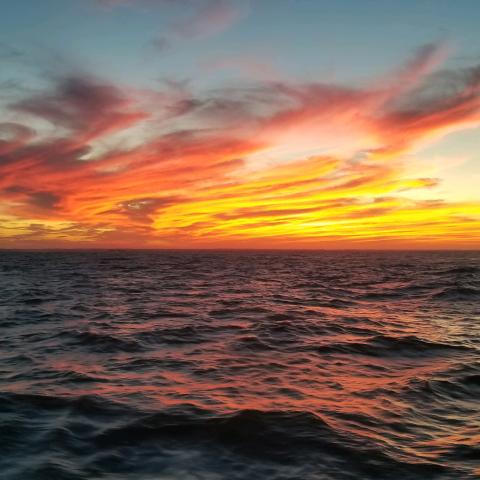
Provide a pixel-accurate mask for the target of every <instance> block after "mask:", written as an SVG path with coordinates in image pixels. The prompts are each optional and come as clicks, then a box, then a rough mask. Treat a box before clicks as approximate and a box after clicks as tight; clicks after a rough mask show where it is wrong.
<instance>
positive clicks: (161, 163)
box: [0, 2, 480, 246]
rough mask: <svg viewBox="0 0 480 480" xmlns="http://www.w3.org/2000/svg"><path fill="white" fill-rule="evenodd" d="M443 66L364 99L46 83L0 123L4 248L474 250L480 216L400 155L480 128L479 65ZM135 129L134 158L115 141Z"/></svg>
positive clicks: (398, 76)
mask: <svg viewBox="0 0 480 480" xmlns="http://www.w3.org/2000/svg"><path fill="white" fill-rule="evenodd" d="M214 3H216V2H213V3H212V4H211V5H213V4H214ZM207 10H208V9H207ZM226 17H227V18H228V15H226ZM222 18H223V17H222ZM217 20H218V19H217ZM200 23H201V22H200ZM220 23H221V22H220ZM207 24H208V22H207ZM445 55H446V49H445V46H444V45H442V44H440V45H429V46H427V47H424V48H422V49H420V50H419V51H418V52H417V53H416V54H415V55H414V56H413V57H412V59H411V60H410V61H408V62H407V64H406V65H404V66H400V67H399V68H398V69H397V70H396V72H395V73H394V74H392V75H390V76H389V77H387V78H385V77H384V78H382V79H381V80H375V81H372V82H371V84H370V86H367V87H362V88H360V87H358V86H352V87H346V86H340V85H336V84H332V83H321V82H311V83H296V84H294V83H291V82H273V83H272V82H258V83H257V84H255V85H252V84H251V83H250V84H249V85H248V86H243V87H241V86H237V87H229V88H225V89H223V90H216V91H214V92H207V93H206V94H205V95H201V96H198V95H195V94H194V93H193V92H191V91H190V90H189V87H188V83H187V82H185V83H181V84H179V83H174V82H170V83H169V82H166V83H165V84H164V86H163V87H162V89H161V90H160V91H153V90H142V91H139V90H138V89H133V88H129V87H126V86H121V85H117V84H114V83H112V82H107V81H102V80H99V79H96V78H94V77H91V76H89V75H78V74H77V75H70V76H58V77H55V78H53V79H50V82H51V86H50V88H49V89H48V90H46V91H41V92H36V93H34V94H29V95H26V96H24V98H22V99H20V100H18V101H15V102H12V103H11V104H10V106H9V108H10V111H11V112H14V113H15V115H16V116H17V119H16V121H15V122H5V123H2V124H0V198H1V200H2V202H1V206H0V217H1V218H2V219H3V225H2V228H0V242H2V243H5V244H7V243H8V242H9V241H11V239H15V242H17V243H18V245H22V242H23V244H25V245H31V243H32V242H34V241H37V240H38V241H45V242H47V241H48V242H49V243H48V244H53V243H55V242H57V243H58V242H60V243H62V244H64V243H66V242H72V243H73V244H79V243H82V242H87V243H88V244H93V245H106V246H112V245H126V244H128V243H129V242H131V245H137V246H138V245H139V243H141V244H142V245H170V246H179V245H180V246H221V245H223V246H248V245H249V246H262V245H263V246H265V245H266V244H268V242H274V244H275V245H279V246H290V245H303V246H310V245H319V242H320V243H321V244H325V245H328V244H329V242H335V241H339V242H346V243H345V244H348V245H357V244H359V243H362V242H363V243H365V242H366V243H369V242H375V241H377V242H379V241H381V242H382V244H385V242H387V241H389V242H390V244H397V243H398V244H402V242H403V244H404V243H405V242H407V243H408V242H410V243H412V242H414V243H415V242H416V243H418V242H427V241H430V243H432V242H433V244H438V243H441V242H447V243H448V242H450V243H451V244H455V245H467V246H468V245H471V244H472V243H474V242H478V240H479V239H480V229H479V228H478V225H479V223H478V222H477V221H478V220H479V215H480V204H479V203H475V202H463V203H454V202H449V201H447V200H444V199H442V198H439V197H438V195H439V193H438V192H437V190H438V189H437V185H438V184H439V183H440V184H441V180H439V179H437V178H431V177H426V176H425V175H423V174H420V173H419V172H418V170H417V168H416V164H415V159H414V158H410V157H408V155H411V154H412V152H414V151H415V148H417V147H418V145H419V144H422V143H424V142H427V141H432V140H433V139H435V138H438V137H439V136H442V135H444V134H445V133H448V132H450V131H452V130H454V129H460V128H466V127H470V126H472V125H478V124H479V123H480V68H479V67H478V66H473V67H468V68H462V69H457V70H455V71H446V70H441V69H440V68H441V61H442V58H443V57H444V56H445ZM31 119H41V120H42V121H43V122H48V123H49V124H51V125H52V126H53V127H55V128H54V129H53V130H52V132H53V133H51V132H50V133H49V134H43V133H40V132H36V131H35V128H34V127H33V126H32V123H31ZM160 120H161V121H160ZM139 127H142V128H143V131H144V133H143V136H141V137H139V138H137V139H136V141H134V142H131V145H135V146H130V147H128V148H126V147H121V146H119V145H118V144H115V142H112V138H114V137H115V136H116V135H119V134H121V135H123V136H126V137H129V136H132V137H135V136H138V135H139V130H138V128H139ZM145 132H146V133H145ZM100 144H101V145H102V146H103V148H102V149H100V150H98V146H99V145H100ZM99 151H100V152H101V153H95V152H99ZM407 154H408V155H407ZM415 191H424V192H432V193H431V198H430V201H419V200H417V199H416V197H415V195H413V196H412V192H415ZM476 222H477V223H476ZM39 225H41V226H42V227H39ZM2 238H3V240H2ZM55 239H56V240H55ZM52 242H53V243H52ZM322 242H323V243H322ZM349 242H350V243H349ZM395 242H397V243H395Z"/></svg>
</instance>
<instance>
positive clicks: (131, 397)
mask: <svg viewBox="0 0 480 480" xmlns="http://www.w3.org/2000/svg"><path fill="white" fill-rule="evenodd" d="M0 328H1V334H2V336H1V343H0V445H1V450H0V477H1V478H2V479H5V480H14V479H15V480H17V479H18V480H30V479H32V480H36V479H45V480H47V479H48V480H51V479H54V480H57V479H60V480H62V479H68V480H76V479H107V480H126V479H129V480H130V479H131V480H133V479H135V480H147V479H148V480H154V479H155V480H167V479H168V480H193V479H195V480H200V479H202V480H203V479H205V480H207V479H208V480H220V479H221V480H223V479H225V480H227V479H228V480H240V479H241V480H243V479H245V480H246V479H249V480H263V479H265V480H267V479H268V480H293V479H299V480H314V479H315V480H337V479H338V480H343V479H350V480H358V479H366V480H368V479H372V480H373V479H375V480H388V479H401V480H408V479H415V480H416V479H418V480H425V479H456V480H458V479H475V478H480V447H479V445H480V401H479V399H480V253H472V252H458V253H452V252H450V253H442V252H423V253H421V252H418V253H415V252H410V253H401V252H390V253H389V252H380V253H379V252H369V253H365V252H364V253H360V252H289V253H286V252H129V251H99V252H48V253H45V252H44V253H42V252H0Z"/></svg>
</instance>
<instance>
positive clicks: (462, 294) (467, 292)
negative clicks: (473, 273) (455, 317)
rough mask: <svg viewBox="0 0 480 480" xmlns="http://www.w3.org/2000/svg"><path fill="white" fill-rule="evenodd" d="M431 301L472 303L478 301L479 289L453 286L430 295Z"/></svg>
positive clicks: (479, 297)
mask: <svg viewBox="0 0 480 480" xmlns="http://www.w3.org/2000/svg"><path fill="white" fill-rule="evenodd" d="M432 298H433V299H437V300H446V301H452V300H453V301H473V300H479V299H480V288H475V287H473V286H466V285H453V286H448V287H445V288H443V289H442V290H440V291H439V292H437V293H434V294H433V295H432Z"/></svg>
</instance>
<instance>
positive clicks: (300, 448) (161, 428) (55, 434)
mask: <svg viewBox="0 0 480 480" xmlns="http://www.w3.org/2000/svg"><path fill="white" fill-rule="evenodd" d="M0 407H1V411H2V412H3V413H2V415H3V416H4V417H5V415H6V414H8V413H9V412H15V413H16V414H17V415H16V418H13V417H12V419H11V422H10V425H9V426H10V429H9V428H7V429H4V430H3V431H2V433H0V439H1V438H2V437H3V440H6V439H7V437H8V438H9V440H10V441H12V440H13V439H14V437H15V439H17V437H16V436H15V433H14V432H13V430H12V428H13V429H15V430H16V432H17V433H18V435H21V434H23V435H24V434H25V431H26V430H28V429H29V428H30V426H29V421H28V420H25V421H24V424H23V425H22V424H21V422H19V421H18V418H19V417H18V412H19V411H22V412H24V413H25V414H28V413H29V414H30V415H35V418H36V420H35V422H36V423H37V424H38V423H39V422H42V421H43V423H44V425H43V434H42V435H43V440H44V441H45V440H47V439H48V443H46V442H45V443H44V444H40V445H39V447H37V450H38V449H39V450H40V451H42V448H43V449H44V450H45V451H47V450H48V451H50V452H52V451H54V452H61V454H62V456H66V455H72V454H75V453H76V452H77V451H78V450H79V449H81V448H83V449H84V453H87V454H89V456H90V457H89V458H90V459H91V462H92V464H91V465H89V466H88V467H89V468H93V467H98V466H99V465H98V464H99V462H101V467H102V471H103V472H108V471H113V472H120V471H122V463H123V467H125V468H126V469H127V470H128V469H130V473H131V467H132V465H128V464H125V462H124V461H123V460H121V458H117V457H118V455H121V452H122V451H128V450H129V449H131V448H132V445H135V449H136V450H137V455H142V453H140V452H145V454H147V452H152V449H154V450H155V451H156V455H155V456H153V457H152V455H151V454H150V455H149V456H148V457H145V460H144V462H147V463H148V462H154V463H155V461H156V459H157V458H162V457H164V456H165V455H168V454H169V453H168V452H171V451H172V449H173V450H174V451H177V452H178V454H179V457H180V458H179V462H181V461H182V455H187V456H188V453H187V452H191V451H198V450H200V451H201V452H203V455H207V452H208V453H209V454H210V455H211V454H212V451H213V452H216V454H217V455H223V458H224V459H229V460H230V461H234V462H236V463H238V462H239V461H241V462H245V461H247V460H246V459H247V458H249V459H250V462H260V463H261V464H265V462H268V463H269V464H270V465H271V468H273V467H274V466H275V465H276V466H277V467H276V468H279V469H280V468H286V467H288V468H292V467H296V468H297V469H299V468H301V467H302V466H303V465H304V463H309V464H310V465H313V466H314V467H315V469H317V470H318V469H319V468H322V469H324V470H325V471H327V472H328V471H331V472H335V471H337V472H338V473H340V472H343V474H342V475H347V476H346V477H345V478H350V476H351V477H352V478H364V479H375V478H391V477H390V472H391V471H392V469H393V470H394V471H395V472H396V475H401V474H404V475H412V474H415V475H424V478H430V477H429V476H428V475H433V474H437V473H439V472H444V471H447V470H448V468H447V467H446V466H442V465H440V464H438V463H436V462H431V461H420V460H418V461H416V462H407V461H401V460H399V459H398V458H394V457H393V456H392V455H390V454H388V453H386V452H383V451H382V450H381V449H379V448H378V446H376V445H375V444H374V443H373V442H372V441H370V440H368V439H365V438H356V437H354V436H352V435H349V436H347V435H345V434H344V433H342V432H340V431H338V430H336V429H335V428H334V427H332V426H331V425H330V424H329V422H328V421H326V420H325V419H323V418H321V417H320V416H318V415H316V414H313V413H310V412H306V411H261V410H240V411H237V412H233V413H229V414H223V415H219V414H217V413H214V412H213V411H209V410H202V409H199V408H195V407H192V406H184V407H183V408H182V409H180V408H179V407H176V408H172V409H170V410H165V411H161V412H145V411H143V412H142V411H138V410H131V409H129V408H127V407H125V406H123V405H119V404H115V403H112V402H109V401H105V400H103V399H102V398H100V397H90V396H88V397H73V398H60V397H46V396H39V395H24V394H1V395H0ZM55 413H56V414H57V420H56V421H54V422H52V421H51V420H52V415H54V414H55ZM22 429H23V430H24V431H22ZM35 440H38V438H37V439H35V438H32V439H31V441H32V442H35ZM82 445H83V447H82ZM181 452H184V453H183V454H182V453H181ZM221 452H223V453H221ZM170 455H171V453H170ZM107 458H108V459H109V460H108V461H106V459H107ZM115 458H117V461H116V462H115V461H112V460H113V459H115ZM144 466H145V465H142V464H138V463H137V464H136V465H135V468H136V469H137V470H141V468H142V467H144ZM49 467H51V465H50V466H49ZM147 467H148V465H147ZM197 467H198V466H197ZM219 467H220V466H219V465H217V468H219ZM41 468H42V469H45V468H46V466H45V465H42V466H41ZM52 471H56V472H57V473H58V470H57V469H53V470H52ZM157 472H158V470H157ZM36 473H37V474H38V471H37V472H36ZM425 475H427V477H425ZM38 478H41V477H38ZM55 478H57V477H55ZM58 478H62V477H58ZM72 478H75V476H74V475H73V476H72ZM209 478H210V477H209ZM262 478H263V477H262ZM268 478H274V477H273V476H272V475H271V476H270V477H268ZM278 478H284V477H282V476H280V477H278ZM287 478H290V477H287ZM326 478H337V477H336V476H332V477H326ZM338 478H344V477H343V476H339V477H338Z"/></svg>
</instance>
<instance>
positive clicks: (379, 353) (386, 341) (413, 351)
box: [315, 335, 470, 357]
mask: <svg viewBox="0 0 480 480" xmlns="http://www.w3.org/2000/svg"><path fill="white" fill-rule="evenodd" d="M315 350H316V351H317V352H319V353H327V354H332V353H342V354H357V355H368V356H374V357H391V356H408V357H421V356H425V355H427V356H428V355H432V354H435V353H439V352H441V351H451V352H455V351H459V352H462V351H466V350H470V348H469V347H467V346H465V345H454V344H449V343H441V342H432V341H428V340H423V339H421V338H418V337H416V336H414V335H408V336H405V337H391V336H387V335H375V336H373V337H370V338H368V339H365V340H364V341H362V342H342V343H340V342H338V343H332V344H325V345H320V346H317V347H315Z"/></svg>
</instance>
